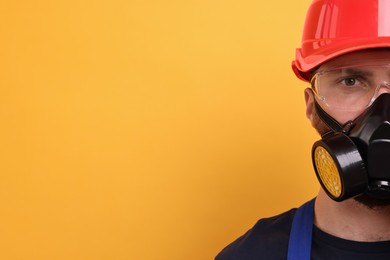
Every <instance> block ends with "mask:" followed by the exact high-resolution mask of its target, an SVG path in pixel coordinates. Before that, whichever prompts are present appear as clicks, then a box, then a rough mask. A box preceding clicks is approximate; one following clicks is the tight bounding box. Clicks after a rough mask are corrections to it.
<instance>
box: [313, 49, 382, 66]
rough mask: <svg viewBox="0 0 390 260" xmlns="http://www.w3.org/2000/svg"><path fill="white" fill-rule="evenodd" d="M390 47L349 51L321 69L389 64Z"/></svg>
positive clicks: (326, 63)
mask: <svg viewBox="0 0 390 260" xmlns="http://www.w3.org/2000/svg"><path fill="white" fill-rule="evenodd" d="M389 64H390V48H389V49H370V50H362V51H356V52H351V53H347V54H344V55H341V56H339V57H337V58H334V59H332V60H330V61H328V62H325V63H324V64H323V65H321V67H320V70H329V69H332V68H339V67H346V66H355V65H357V66H358V65H379V66H380V65H389Z"/></svg>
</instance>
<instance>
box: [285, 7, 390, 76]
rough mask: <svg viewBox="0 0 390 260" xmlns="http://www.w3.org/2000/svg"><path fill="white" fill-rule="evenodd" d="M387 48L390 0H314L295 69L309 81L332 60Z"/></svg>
mask: <svg viewBox="0 0 390 260" xmlns="http://www.w3.org/2000/svg"><path fill="white" fill-rule="evenodd" d="M384 47H390V0H313V2H312V3H311V5H310V8H309V10H308V12H307V16H306V21H305V26H304V30H303V36H302V46H301V48H298V49H297V50H296V56H295V60H294V61H293V62H292V68H293V70H294V72H295V74H296V75H297V77H298V78H300V79H302V80H304V81H309V80H310V72H311V71H312V70H313V69H314V68H316V67H318V66H319V65H321V64H322V63H324V62H326V61H328V60H330V59H333V58H335V57H337V56H340V55H342V54H345V53H349V52H353V51H357V50H362V49H370V48H384Z"/></svg>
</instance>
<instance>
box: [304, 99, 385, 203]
mask: <svg viewBox="0 0 390 260" xmlns="http://www.w3.org/2000/svg"><path fill="white" fill-rule="evenodd" d="M315 108H316V110H317V113H318V115H319V117H320V118H321V120H322V121H323V122H324V123H325V124H326V125H327V126H328V127H329V128H330V129H331V131H329V132H328V133H326V134H324V135H323V136H322V139H321V140H319V141H317V142H316V143H314V145H313V149H312V159H313V165H314V169H315V172H316V175H317V178H318V180H319V181H320V183H321V186H322V187H323V188H324V190H325V191H326V193H327V194H328V195H329V197H331V198H332V199H333V200H336V201H343V200H345V199H348V198H351V197H354V196H356V195H359V194H362V193H367V194H370V195H371V196H374V197H377V198H390V94H387V93H386V94H382V95H380V96H379V97H378V98H377V99H376V100H375V101H374V103H373V104H372V105H371V106H370V107H369V108H367V109H366V110H365V111H364V112H363V113H362V114H361V115H359V116H358V117H357V118H356V119H355V120H353V121H349V122H347V123H346V124H345V125H340V124H339V123H338V122H337V121H336V120H335V119H334V118H332V117H331V116H330V115H328V114H327V113H326V112H325V111H324V110H323V109H322V108H321V107H320V106H319V105H318V103H317V102H316V101H315Z"/></svg>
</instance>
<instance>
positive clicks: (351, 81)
mask: <svg viewBox="0 0 390 260" xmlns="http://www.w3.org/2000/svg"><path fill="white" fill-rule="evenodd" d="M340 83H341V84H343V85H345V86H356V85H358V84H361V82H360V80H358V79H357V78H354V77H350V78H345V79H342V80H341V81H340Z"/></svg>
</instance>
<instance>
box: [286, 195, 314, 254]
mask: <svg viewBox="0 0 390 260" xmlns="http://www.w3.org/2000/svg"><path fill="white" fill-rule="evenodd" d="M314 201H315V199H312V200H311V201H309V202H306V203H305V204H303V205H302V206H301V207H299V208H298V209H297V210H296V211H295V215H294V219H293V222H292V226H291V233H290V240H289V242H288V253H287V260H310V256H311V237H312V231H313V219H314Z"/></svg>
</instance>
